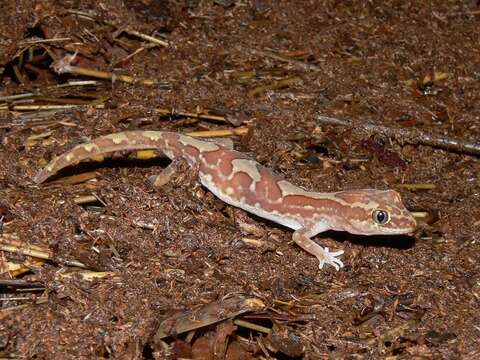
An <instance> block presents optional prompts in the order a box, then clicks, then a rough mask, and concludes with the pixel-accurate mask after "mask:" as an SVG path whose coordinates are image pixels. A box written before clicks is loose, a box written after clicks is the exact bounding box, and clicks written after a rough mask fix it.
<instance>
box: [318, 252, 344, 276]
mask: <svg viewBox="0 0 480 360" xmlns="http://www.w3.org/2000/svg"><path fill="white" fill-rule="evenodd" d="M320 248H321V247H320ZM321 249H322V251H318V252H317V253H316V254H315V256H316V257H317V259H318V261H319V262H320V264H318V267H319V268H320V269H322V268H323V265H325V264H329V265H332V266H333V267H334V268H335V270H337V271H338V270H340V268H342V267H343V262H342V261H341V260H340V259H338V257H339V256H340V255H342V254H343V250H339V251H333V252H330V251H329V250H328V248H324V249H323V248H321Z"/></svg>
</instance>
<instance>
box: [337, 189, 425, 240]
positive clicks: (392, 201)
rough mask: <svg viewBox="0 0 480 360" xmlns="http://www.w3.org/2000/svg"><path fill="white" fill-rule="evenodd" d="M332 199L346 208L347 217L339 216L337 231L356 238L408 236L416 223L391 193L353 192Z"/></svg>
mask: <svg viewBox="0 0 480 360" xmlns="http://www.w3.org/2000/svg"><path fill="white" fill-rule="evenodd" d="M335 199H338V200H339V202H341V203H343V204H346V205H348V206H346V207H345V208H346V209H347V210H345V211H347V212H349V214H348V215H347V216H343V221H342V222H341V224H339V225H340V226H339V227H340V228H342V230H344V231H348V232H350V233H352V234H358V235H397V234H410V233H413V231H414V230H415V228H416V226H417V223H416V221H415V218H414V217H413V216H412V214H411V213H410V212H409V211H408V210H407V208H406V207H405V205H403V202H402V198H401V197H400V194H399V193H398V192H396V191H393V190H373V189H367V190H353V191H342V192H338V193H335Z"/></svg>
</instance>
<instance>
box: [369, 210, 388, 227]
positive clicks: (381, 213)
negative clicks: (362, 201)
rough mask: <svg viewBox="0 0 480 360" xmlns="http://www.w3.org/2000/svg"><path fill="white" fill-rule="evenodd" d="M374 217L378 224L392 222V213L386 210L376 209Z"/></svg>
mask: <svg viewBox="0 0 480 360" xmlns="http://www.w3.org/2000/svg"><path fill="white" fill-rule="evenodd" d="M372 218H373V221H375V222H376V223H377V224H380V225H385V224H388V223H389V222H390V213H389V212H388V211H386V210H374V211H373V213H372Z"/></svg>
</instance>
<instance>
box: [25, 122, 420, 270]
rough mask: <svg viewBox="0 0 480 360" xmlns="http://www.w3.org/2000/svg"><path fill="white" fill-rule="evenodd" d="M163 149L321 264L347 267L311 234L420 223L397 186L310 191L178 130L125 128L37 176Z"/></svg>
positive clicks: (397, 229) (390, 229) (396, 230)
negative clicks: (280, 228) (288, 233)
mask: <svg viewBox="0 0 480 360" xmlns="http://www.w3.org/2000/svg"><path fill="white" fill-rule="evenodd" d="M139 149H159V150H161V151H162V152H163V153H164V154H165V155H166V156H167V157H168V158H170V159H172V160H175V159H177V158H184V159H185V160H186V161H187V162H188V164H189V165H190V166H191V167H192V166H198V169H199V178H200V182H201V184H202V185H203V186H205V187H206V188H207V189H208V190H210V191H211V192H212V193H213V194H214V195H216V196H217V197H218V198H220V199H221V200H223V201H224V202H226V203H227V204H230V205H233V206H236V207H239V208H241V209H243V210H245V211H248V212H250V213H252V214H255V215H258V216H260V217H262V218H265V219H268V220H271V221H274V222H276V223H278V224H281V225H284V226H286V227H288V228H291V229H293V230H295V231H294V233H293V236H292V237H293V240H294V242H295V243H296V244H298V245H299V246H300V247H301V248H302V249H304V250H306V251H307V252H309V253H310V254H312V255H315V256H316V257H317V258H318V260H319V261H320V268H322V267H323V265H324V264H325V263H326V264H330V265H332V266H334V267H335V269H336V270H338V269H340V268H341V267H343V263H342V261H341V260H340V259H339V258H338V257H339V256H340V255H341V254H343V251H334V252H330V251H329V249H328V248H323V247H321V246H320V245H318V244H317V243H316V242H314V241H313V240H312V239H311V238H312V237H313V236H315V235H317V234H318V233H321V232H324V231H327V230H337V231H347V232H349V233H352V234H359V235H381V234H384V235H387V234H391V235H396V234H407V233H411V232H413V231H414V230H415V227H416V222H415V219H414V218H413V217H412V215H411V214H410V212H409V211H408V210H407V209H406V208H405V206H404V205H403V203H402V200H401V198H400V194H399V193H397V192H396V191H393V190H374V189H362V190H349V191H340V192H333V193H320V192H310V191H306V190H304V189H302V188H300V187H298V186H295V185H293V184H291V183H290V182H288V181H286V180H285V179H283V178H281V177H280V176H278V175H276V174H274V173H273V172H272V171H271V170H269V169H267V168H266V167H264V166H262V165H260V164H259V163H257V162H256V161H254V160H251V159H249V158H248V157H247V156H245V155H244V154H242V153H240V152H237V151H234V150H230V149H228V148H226V147H224V146H222V145H220V144H217V143H214V142H210V141H201V140H198V139H196V138H193V137H190V136H186V135H181V134H178V133H174V132H162V131H126V132H121V133H115V134H110V135H106V136H102V137H99V138H97V139H95V140H93V141H91V142H90V143H87V144H81V145H78V146H76V147H74V148H73V149H72V150H70V151H68V152H66V153H64V154H63V155H60V156H59V157H57V158H55V159H54V160H52V161H51V162H50V163H49V164H48V165H47V166H46V167H45V168H44V169H42V170H41V171H40V172H39V173H38V174H37V175H36V176H35V179H34V180H35V182H36V183H41V182H43V181H45V180H46V179H47V178H48V177H50V176H51V175H53V174H54V173H56V172H57V171H59V170H60V169H62V168H64V167H66V166H69V165H74V164H77V163H78V162H80V161H82V160H84V159H89V158H95V157H98V156H99V155H103V154H107V153H111V152H115V151H125V150H139Z"/></svg>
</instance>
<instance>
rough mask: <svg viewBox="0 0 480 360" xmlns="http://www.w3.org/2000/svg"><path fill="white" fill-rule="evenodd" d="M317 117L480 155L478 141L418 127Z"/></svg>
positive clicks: (411, 140)
mask: <svg viewBox="0 0 480 360" xmlns="http://www.w3.org/2000/svg"><path fill="white" fill-rule="evenodd" d="M317 119H318V120H319V121H320V122H321V123H323V124H328V125H339V126H347V127H355V128H356V129H361V130H364V131H367V132H369V133H375V134H380V135H384V136H388V137H392V138H395V139H396V140H398V141H401V142H404V143H408V144H413V145H417V144H421V145H428V146H431V147H435V148H440V149H444V150H449V151H455V152H459V153H464V154H470V155H477V156H478V155H480V144H478V143H472V142H469V141H466V140H463V139H455V138H450V137H446V136H439V135H433V134H427V133H425V132H423V131H420V130H418V129H401V128H391V127H388V126H383V125H375V124H371V123H363V124H362V123H357V122H355V123H354V122H353V121H347V120H341V119H336V118H332V117H328V116H323V115H319V116H317Z"/></svg>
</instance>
